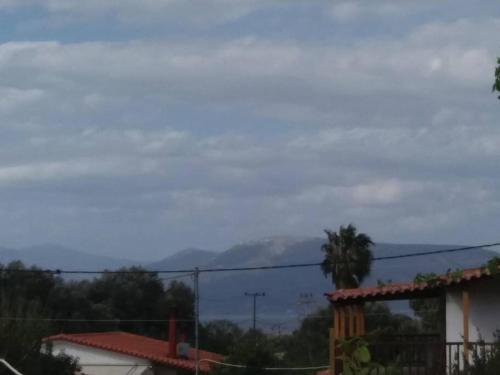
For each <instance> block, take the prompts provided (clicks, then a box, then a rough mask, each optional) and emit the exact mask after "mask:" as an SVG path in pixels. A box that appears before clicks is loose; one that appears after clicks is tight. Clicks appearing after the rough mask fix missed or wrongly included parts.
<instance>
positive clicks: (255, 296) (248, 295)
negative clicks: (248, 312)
mask: <svg viewBox="0 0 500 375" xmlns="http://www.w3.org/2000/svg"><path fill="white" fill-rule="evenodd" d="M245 296H247V297H253V330H254V331H255V326H256V322H257V297H265V296H266V293H264V292H262V293H248V292H245Z"/></svg>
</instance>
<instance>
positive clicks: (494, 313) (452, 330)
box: [446, 279, 500, 342]
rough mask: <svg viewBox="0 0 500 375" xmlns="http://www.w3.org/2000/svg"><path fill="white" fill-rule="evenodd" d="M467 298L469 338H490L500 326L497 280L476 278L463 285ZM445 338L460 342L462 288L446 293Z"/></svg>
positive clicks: (492, 338)
mask: <svg viewBox="0 0 500 375" xmlns="http://www.w3.org/2000/svg"><path fill="white" fill-rule="evenodd" d="M467 290H468V291H469V300H470V303H469V304H470V314H469V341H471V342H474V341H478V340H480V339H481V338H482V339H483V340H485V341H486V342H491V341H494V337H493V333H494V332H495V331H496V330H497V329H500V280H495V279H494V280H491V279H489V280H480V281H476V282H472V283H471V284H470V286H468V287H467ZM446 341H447V342H460V341H463V309H462V289H461V287H455V288H453V289H450V290H448V291H447V293H446Z"/></svg>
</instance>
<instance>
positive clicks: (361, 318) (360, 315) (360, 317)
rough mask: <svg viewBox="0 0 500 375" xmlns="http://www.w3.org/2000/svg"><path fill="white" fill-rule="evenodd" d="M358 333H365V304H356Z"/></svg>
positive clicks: (359, 334) (361, 334)
mask: <svg viewBox="0 0 500 375" xmlns="http://www.w3.org/2000/svg"><path fill="white" fill-rule="evenodd" d="M356 334H357V335H358V336H364V335H365V314H364V312H363V305H357V306H356Z"/></svg>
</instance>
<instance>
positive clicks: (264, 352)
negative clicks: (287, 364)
mask: <svg viewBox="0 0 500 375" xmlns="http://www.w3.org/2000/svg"><path fill="white" fill-rule="evenodd" d="M279 351H280V349H279V347H278V346H277V345H276V342H275V341H274V340H272V339H271V338H269V337H268V336H266V335H265V334H264V333H262V332H260V331H259V330H249V331H247V332H245V334H244V335H243V336H242V337H241V338H240V339H239V340H238V342H237V343H236V344H235V345H234V346H233V348H232V350H231V351H230V353H229V355H228V356H227V357H226V359H225V362H226V363H231V364H238V365H243V366H245V367H244V368H240V369H237V368H232V367H226V366H222V365H221V366H217V367H216V368H215V374H216V375H236V374H238V375H266V374H267V373H268V371H266V370H264V368H265V367H276V366H280V365H281V364H282V363H281V362H280V360H279V359H278V355H277V353H278V352H279Z"/></svg>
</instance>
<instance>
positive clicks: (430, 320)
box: [410, 298, 444, 333]
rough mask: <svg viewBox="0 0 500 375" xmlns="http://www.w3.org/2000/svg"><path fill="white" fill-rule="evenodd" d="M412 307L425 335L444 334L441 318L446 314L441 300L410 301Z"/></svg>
mask: <svg viewBox="0 0 500 375" xmlns="http://www.w3.org/2000/svg"><path fill="white" fill-rule="evenodd" d="M410 307H411V308H412V309H413V311H414V312H415V315H416V316H417V317H418V318H420V322H421V327H422V331H423V332H425V333H439V332H443V330H444V327H442V325H443V321H442V319H441V317H442V316H443V315H442V314H444V311H443V310H442V309H443V304H442V303H440V301H439V298H418V299H412V300H410Z"/></svg>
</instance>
